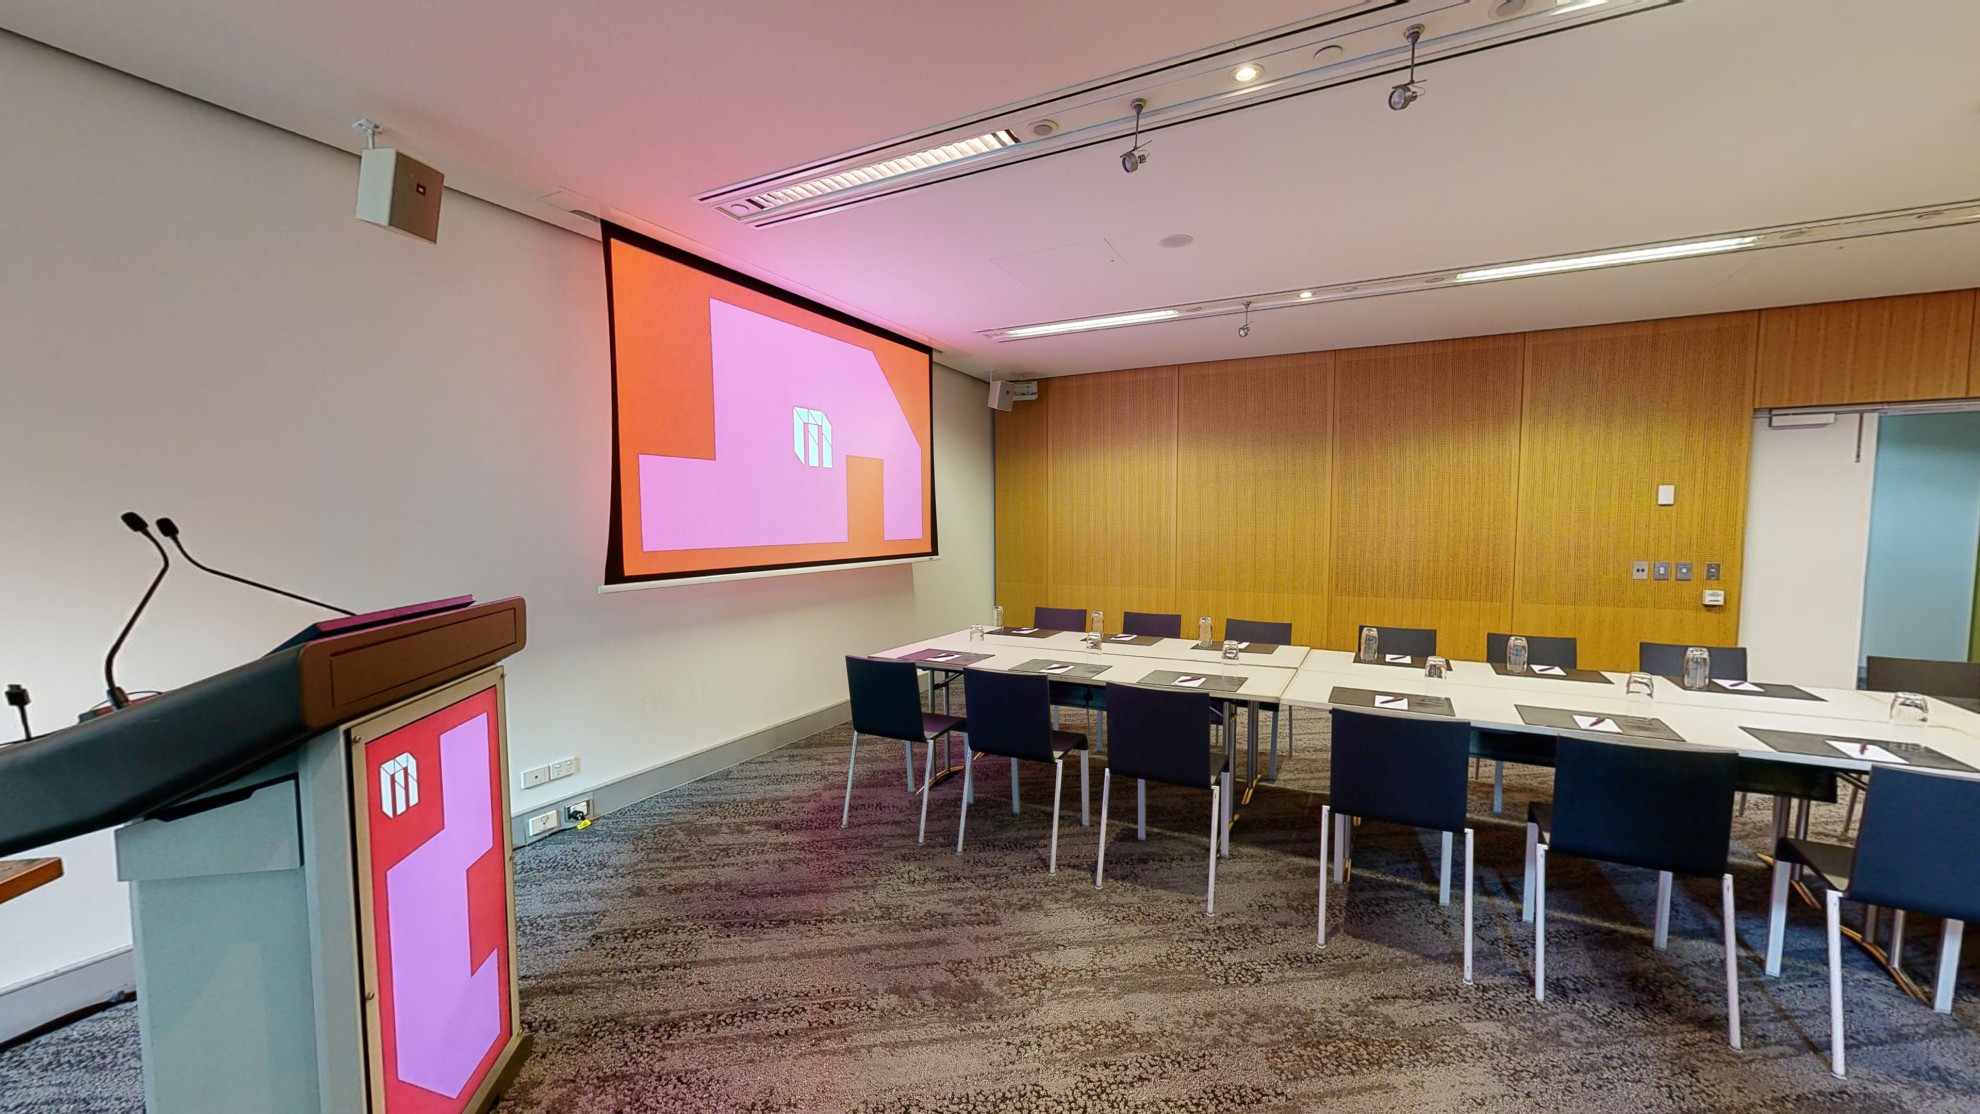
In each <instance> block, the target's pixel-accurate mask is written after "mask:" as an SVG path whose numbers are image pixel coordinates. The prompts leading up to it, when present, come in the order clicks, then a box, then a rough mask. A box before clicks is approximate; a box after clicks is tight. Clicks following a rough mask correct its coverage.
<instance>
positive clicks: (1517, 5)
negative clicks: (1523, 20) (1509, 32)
mask: <svg viewBox="0 0 1980 1114" xmlns="http://www.w3.org/2000/svg"><path fill="white" fill-rule="evenodd" d="M1525 10H1526V0H1499V2H1498V3H1496V4H1494V5H1492V18H1493V19H1511V18H1512V17H1514V16H1516V15H1518V14H1519V13H1521V12H1523V11H1525Z"/></svg>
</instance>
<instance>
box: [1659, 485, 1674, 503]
mask: <svg viewBox="0 0 1980 1114" xmlns="http://www.w3.org/2000/svg"><path fill="white" fill-rule="evenodd" d="M1677 501H1678V485H1676V484H1658V485H1657V505H1658V506H1660V507H1669V506H1674V505H1676V503H1677Z"/></svg>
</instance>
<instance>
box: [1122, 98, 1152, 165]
mask: <svg viewBox="0 0 1980 1114" xmlns="http://www.w3.org/2000/svg"><path fill="white" fill-rule="evenodd" d="M1130 107H1132V108H1133V109H1134V146H1132V147H1129V148H1128V149H1127V150H1125V151H1122V152H1121V169H1122V170H1125V171H1127V172H1128V173H1129V174H1132V173H1134V172H1135V171H1137V170H1140V169H1141V164H1142V163H1145V162H1147V161H1148V152H1146V151H1143V150H1142V149H1141V114H1142V112H1144V111H1146V110H1147V108H1148V98H1147V97H1136V98H1135V99H1134V104H1133V105H1131V106H1130Z"/></svg>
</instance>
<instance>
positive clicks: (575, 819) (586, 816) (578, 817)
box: [564, 797, 592, 828]
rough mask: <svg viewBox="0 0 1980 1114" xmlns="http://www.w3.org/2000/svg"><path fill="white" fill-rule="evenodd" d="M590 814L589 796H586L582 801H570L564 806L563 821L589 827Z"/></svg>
mask: <svg viewBox="0 0 1980 1114" xmlns="http://www.w3.org/2000/svg"><path fill="white" fill-rule="evenodd" d="M591 814H592V808H591V798H589V797H586V798H585V799H584V800H582V801H572V802H571V803H570V804H567V805H565V806H564V820H565V822H566V823H571V824H576V825H577V826H578V827H580V828H589V827H591Z"/></svg>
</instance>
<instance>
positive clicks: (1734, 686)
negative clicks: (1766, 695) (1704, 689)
mask: <svg viewBox="0 0 1980 1114" xmlns="http://www.w3.org/2000/svg"><path fill="white" fill-rule="evenodd" d="M1712 683H1713V684H1715V685H1718V686H1720V687H1721V688H1728V689H1731V690H1732V691H1734V692H1766V691H1767V690H1766V689H1763V688H1761V687H1760V686H1759V685H1756V684H1754V683H1753V682H1752V681H1713V682H1712Z"/></svg>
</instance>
